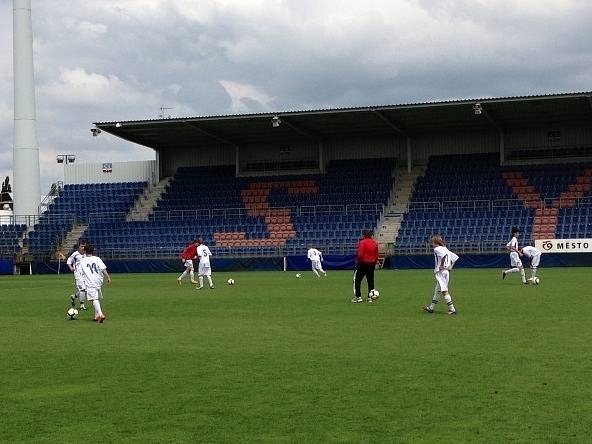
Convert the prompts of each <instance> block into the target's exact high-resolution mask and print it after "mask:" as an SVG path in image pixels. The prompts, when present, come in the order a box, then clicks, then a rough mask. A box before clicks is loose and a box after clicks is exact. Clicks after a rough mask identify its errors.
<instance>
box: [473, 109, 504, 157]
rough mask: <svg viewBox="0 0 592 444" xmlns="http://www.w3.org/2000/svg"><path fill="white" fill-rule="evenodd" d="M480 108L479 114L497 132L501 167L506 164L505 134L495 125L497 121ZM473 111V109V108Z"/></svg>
mask: <svg viewBox="0 0 592 444" xmlns="http://www.w3.org/2000/svg"><path fill="white" fill-rule="evenodd" d="M480 106H481V114H482V115H483V116H484V117H485V118H486V119H487V120H488V121H489V123H491V124H492V125H493V127H494V128H495V129H496V130H497V133H498V135H499V155H500V165H503V164H504V163H505V162H506V134H505V131H504V129H503V128H502V127H501V126H500V125H499V124H498V123H497V121H496V120H495V119H494V118H493V117H492V116H491V114H489V112H488V111H487V109H485V107H484V106H483V104H481V105H480ZM473 109H474V108H473Z"/></svg>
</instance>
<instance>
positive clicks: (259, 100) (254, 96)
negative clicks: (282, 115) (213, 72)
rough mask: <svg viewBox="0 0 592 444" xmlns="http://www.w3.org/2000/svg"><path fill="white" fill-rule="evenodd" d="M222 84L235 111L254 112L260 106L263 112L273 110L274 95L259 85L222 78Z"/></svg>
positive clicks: (232, 109)
mask: <svg viewBox="0 0 592 444" xmlns="http://www.w3.org/2000/svg"><path fill="white" fill-rule="evenodd" d="M220 84H221V85H222V87H223V88H224V89H225V90H226V92H227V93H228V95H229V96H230V99H231V105H230V106H231V111H232V112H233V113H247V112H252V111H253V110H254V109H255V108H260V109H261V112H264V111H270V110H271V103H272V102H273V97H271V96H269V95H268V94H266V93H265V92H263V91H261V90H259V89H258V88H257V87H255V86H253V85H247V84H242V83H238V82H232V81H230V80H220Z"/></svg>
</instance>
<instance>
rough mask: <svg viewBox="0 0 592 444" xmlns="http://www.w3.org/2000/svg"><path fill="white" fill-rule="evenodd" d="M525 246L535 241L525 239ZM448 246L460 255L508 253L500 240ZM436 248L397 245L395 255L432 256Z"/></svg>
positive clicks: (427, 245)
mask: <svg viewBox="0 0 592 444" xmlns="http://www.w3.org/2000/svg"><path fill="white" fill-rule="evenodd" d="M521 242H523V243H524V244H525V245H533V243H534V240H533V239H523V240H522V241H521ZM446 246H447V247H448V248H449V249H450V250H452V251H454V252H455V253H459V254H496V253H506V252H507V251H506V242H505V241H500V240H499V239H480V240H473V241H449V242H447V243H446ZM433 250H434V248H433V247H432V246H431V244H430V243H429V242H427V241H426V242H425V243H422V244H421V245H410V246H405V245H396V244H395V246H394V251H393V252H392V253H393V254H394V255H408V254H432V253H433Z"/></svg>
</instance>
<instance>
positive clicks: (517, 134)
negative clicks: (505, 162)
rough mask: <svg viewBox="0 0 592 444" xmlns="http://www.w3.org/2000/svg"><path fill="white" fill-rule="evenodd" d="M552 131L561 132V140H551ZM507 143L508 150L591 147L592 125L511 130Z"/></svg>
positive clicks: (506, 133) (508, 130) (506, 138)
mask: <svg viewBox="0 0 592 444" xmlns="http://www.w3.org/2000/svg"><path fill="white" fill-rule="evenodd" d="M550 131H554V132H556V131H559V132H560V136H559V138H558V139H555V140H550V139H549V132H550ZM505 141H506V147H507V148H508V149H516V148H541V147H554V146H590V145H592V125H590V126H567V125H549V126H546V127H543V128H511V129H507V130H506V131H505Z"/></svg>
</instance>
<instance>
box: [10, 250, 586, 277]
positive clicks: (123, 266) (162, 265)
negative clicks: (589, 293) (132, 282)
mask: <svg viewBox="0 0 592 444" xmlns="http://www.w3.org/2000/svg"><path fill="white" fill-rule="evenodd" d="M323 259H324V262H323V266H324V268H325V269H326V270H353V269H354V266H355V256H354V255H327V256H325V257H324V258H323ZM286 262H287V269H288V271H308V270H310V262H308V261H307V260H306V257H305V256H304V255H300V256H288V257H287V258H286ZM105 263H106V265H107V267H108V270H109V272H110V273H181V272H182V271H183V267H182V266H181V261H179V260H178V259H145V260H141V259H127V260H125V259H119V260H116V259H105ZM58 264H59V268H60V273H63V274H68V273H69V270H68V268H67V265H66V264H65V263H64V262H61V263H58V262H57V261H34V262H32V264H31V268H32V271H33V274H56V273H57V271H58ZM591 264H592V253H571V254H554V253H546V254H545V255H543V257H542V259H541V265H540V268H542V269H544V268H551V267H589V266H590V265H591ZM509 265H510V262H509V258H508V255H507V254H506V253H503V254H466V255H462V256H461V257H460V259H459V261H458V262H457V264H456V265H455V268H496V269H502V268H507V267H508V266H509ZM5 266H6V267H5V269H6V274H12V266H13V263H12V262H10V263H8V262H7V263H6V264H5ZM283 267H284V260H283V258H282V257H266V258H261V257H259V258H216V259H215V260H214V261H213V262H212V269H213V271H214V279H215V273H216V272H229V271H281V270H283ZM433 267H434V256H433V255H431V254H429V255H426V254H423V255H409V256H391V257H390V258H389V264H388V268H390V269H391V270H396V269H399V270H406V269H422V270H431V269H432V268H433ZM0 274H1V273H0Z"/></svg>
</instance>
